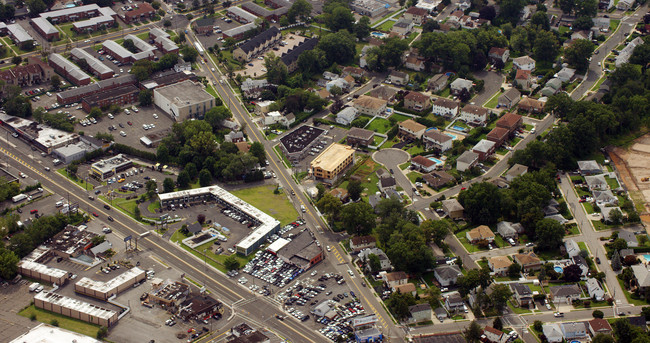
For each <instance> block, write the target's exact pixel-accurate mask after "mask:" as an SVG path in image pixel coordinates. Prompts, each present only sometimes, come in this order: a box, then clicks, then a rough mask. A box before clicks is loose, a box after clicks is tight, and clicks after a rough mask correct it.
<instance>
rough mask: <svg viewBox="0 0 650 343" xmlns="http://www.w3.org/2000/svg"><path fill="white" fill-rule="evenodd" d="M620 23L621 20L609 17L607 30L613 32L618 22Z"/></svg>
mask: <svg viewBox="0 0 650 343" xmlns="http://www.w3.org/2000/svg"><path fill="white" fill-rule="evenodd" d="M620 23H621V21H620V20H619V19H611V20H610V21H609V30H610V31H612V32H613V31H614V30H616V28H617V27H618V24H620Z"/></svg>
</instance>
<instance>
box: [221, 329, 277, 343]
mask: <svg viewBox="0 0 650 343" xmlns="http://www.w3.org/2000/svg"><path fill="white" fill-rule="evenodd" d="M268 339H269V338H268V337H266V335H264V334H263V333H261V332H259V331H253V332H251V333H249V334H248V335H243V336H239V337H237V338H235V339H233V340H231V341H228V343H261V342H267V341H268Z"/></svg>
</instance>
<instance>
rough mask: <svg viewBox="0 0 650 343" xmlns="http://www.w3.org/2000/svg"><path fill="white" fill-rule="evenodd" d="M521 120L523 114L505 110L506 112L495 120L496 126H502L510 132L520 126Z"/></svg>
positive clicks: (522, 120)
mask: <svg viewBox="0 0 650 343" xmlns="http://www.w3.org/2000/svg"><path fill="white" fill-rule="evenodd" d="M523 122H524V119H523V116H521V115H519V114H516V113H512V112H507V113H506V114H504V115H502V116H501V118H499V120H497V123H496V124H497V127H502V128H504V129H507V130H508V131H510V132H514V131H515V130H517V129H519V128H520V127H521V125H522V124H523Z"/></svg>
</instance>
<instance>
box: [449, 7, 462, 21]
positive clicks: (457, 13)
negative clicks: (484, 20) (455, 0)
mask: <svg viewBox="0 0 650 343" xmlns="http://www.w3.org/2000/svg"><path fill="white" fill-rule="evenodd" d="M464 15H465V13H463V11H461V10H455V11H453V12H451V14H449V16H448V17H447V21H448V22H449V21H451V22H456V23H458V22H460V19H461V18H462V17H463V16H464Z"/></svg>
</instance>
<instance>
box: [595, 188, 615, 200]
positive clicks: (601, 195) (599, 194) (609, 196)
mask: <svg viewBox="0 0 650 343" xmlns="http://www.w3.org/2000/svg"><path fill="white" fill-rule="evenodd" d="M593 193H594V200H595V201H601V202H606V201H611V200H618V198H617V197H616V196H615V195H614V193H612V191H610V190H609V189H607V190H604V191H594V192H593Z"/></svg>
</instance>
